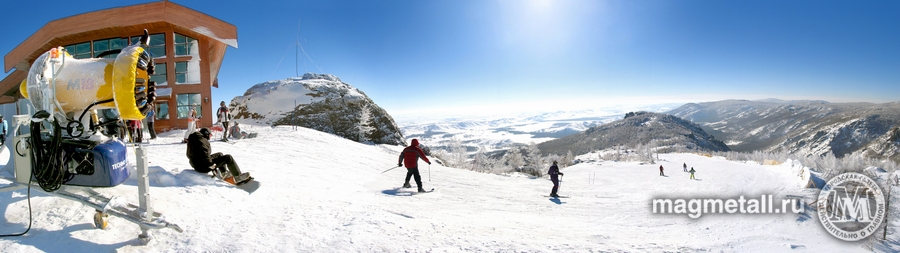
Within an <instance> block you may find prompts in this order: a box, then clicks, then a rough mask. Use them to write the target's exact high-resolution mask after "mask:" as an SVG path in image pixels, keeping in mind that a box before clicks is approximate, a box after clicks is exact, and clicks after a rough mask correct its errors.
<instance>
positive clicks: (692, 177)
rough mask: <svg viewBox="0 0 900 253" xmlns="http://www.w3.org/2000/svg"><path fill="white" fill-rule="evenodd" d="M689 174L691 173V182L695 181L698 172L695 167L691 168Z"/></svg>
mask: <svg viewBox="0 0 900 253" xmlns="http://www.w3.org/2000/svg"><path fill="white" fill-rule="evenodd" d="M688 172H690V173H691V180H694V172H697V171H696V170H694V167H691V171H688Z"/></svg>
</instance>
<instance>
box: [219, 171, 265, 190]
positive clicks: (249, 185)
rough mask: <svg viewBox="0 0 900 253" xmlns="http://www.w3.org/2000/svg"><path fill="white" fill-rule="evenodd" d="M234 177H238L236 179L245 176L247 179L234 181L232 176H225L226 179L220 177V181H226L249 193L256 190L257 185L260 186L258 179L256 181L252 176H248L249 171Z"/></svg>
mask: <svg viewBox="0 0 900 253" xmlns="http://www.w3.org/2000/svg"><path fill="white" fill-rule="evenodd" d="M236 178H238V179H243V178H247V180H244V181H238V182H235V181H234V179H233V178H226V179H222V181H223V182H225V183H228V184H230V185H232V186H234V187H237V188H240V189H241V190H244V191H246V192H247V193H251V194H252V193H253V192H255V191H256V190H258V189H259V187H260V186H261V184H260V182H259V181H256V179H254V178H253V177H251V176H250V173H249V172H244V173H241V174H240V175H238V176H237V177H236Z"/></svg>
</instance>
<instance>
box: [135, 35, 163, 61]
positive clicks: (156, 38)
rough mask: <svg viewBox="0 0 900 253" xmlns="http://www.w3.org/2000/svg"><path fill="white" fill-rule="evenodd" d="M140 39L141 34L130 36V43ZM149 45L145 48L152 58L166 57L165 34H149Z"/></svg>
mask: <svg viewBox="0 0 900 253" xmlns="http://www.w3.org/2000/svg"><path fill="white" fill-rule="evenodd" d="M140 40H141V36H134V37H131V44H136V43H138V42H139V41H140ZM149 44H150V45H149V46H148V47H147V48H146V49H147V52H150V55H153V58H162V57H166V34H165V33H158V34H150V43H149Z"/></svg>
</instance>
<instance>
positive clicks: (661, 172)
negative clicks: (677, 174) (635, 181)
mask: <svg viewBox="0 0 900 253" xmlns="http://www.w3.org/2000/svg"><path fill="white" fill-rule="evenodd" d="M659 175H660V176H666V173H663V167H662V165H660V166H659Z"/></svg>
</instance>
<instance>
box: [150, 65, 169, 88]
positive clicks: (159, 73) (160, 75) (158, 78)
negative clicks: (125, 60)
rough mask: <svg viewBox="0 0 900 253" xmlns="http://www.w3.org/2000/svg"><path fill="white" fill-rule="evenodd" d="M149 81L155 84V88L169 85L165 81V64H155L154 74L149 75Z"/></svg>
mask: <svg viewBox="0 0 900 253" xmlns="http://www.w3.org/2000/svg"><path fill="white" fill-rule="evenodd" d="M150 81H154V82H156V86H166V85H169V84H168V83H167V82H168V81H167V79H166V64H165V63H157V64H156V73H153V75H150Z"/></svg>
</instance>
